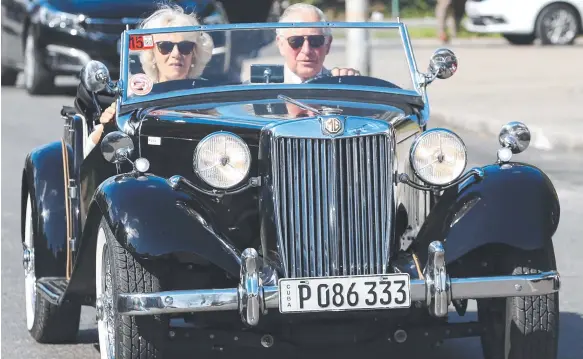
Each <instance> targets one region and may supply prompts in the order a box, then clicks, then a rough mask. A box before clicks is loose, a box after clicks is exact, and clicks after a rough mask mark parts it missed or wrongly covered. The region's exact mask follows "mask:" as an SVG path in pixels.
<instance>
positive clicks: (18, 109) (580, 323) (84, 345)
mask: <svg viewBox="0 0 583 359" xmlns="http://www.w3.org/2000/svg"><path fill="white" fill-rule="evenodd" d="M508 51H509V53H508V57H507V58H508V60H509V61H511V60H512V54H511V51H515V50H511V49H509V50H508ZM557 51H560V50H557ZM465 61H471V60H469V59H466V60H465ZM515 65H516V66H519V64H515ZM508 66H513V64H508ZM72 91H73V89H72V88H70V87H66V88H64V89H63V93H61V94H56V95H52V96H47V97H35V98H31V97H29V96H28V95H27V94H26V93H25V91H24V90H23V89H21V88H15V89H11V88H2V175H1V178H2V193H1V196H2V197H1V199H2V284H3V286H2V331H1V333H2V334H1V339H2V350H1V355H2V357H3V358H6V359H11V358H57V357H58V358H60V359H67V358H81V357H82V358H87V359H90V358H98V357H99V355H98V350H97V348H96V343H97V331H96V325H95V320H94V318H95V313H94V310H93V309H92V308H84V310H83V313H82V314H83V316H82V323H81V330H80V334H79V343H77V344H69V345H40V344H37V343H35V342H34V341H33V340H32V339H31V337H30V336H29V335H28V333H27V331H26V322H25V314H24V294H23V290H24V288H23V283H24V281H23V270H22V265H21V258H22V257H21V256H22V247H21V244H20V232H19V225H20V219H19V210H20V202H19V199H20V198H19V194H20V178H21V177H20V176H21V171H22V165H23V160H24V156H25V155H26V153H27V152H28V151H30V150H31V149H32V148H34V147H36V146H39V145H42V144H45V143H47V142H49V141H53V140H57V139H59V138H60V136H61V132H62V128H63V126H62V120H61V118H60V115H59V110H60V108H61V105H63V104H66V105H71V104H72V96H71V93H72ZM525 108H526V110H527V111H528V106H525ZM442 125H443V123H439V122H437V121H434V122H432V126H433V127H437V126H442ZM450 128H451V127H450ZM453 129H454V130H456V129H455V128H453ZM458 133H459V134H460V135H461V137H462V138H463V139H464V141H465V142H466V144H467V146H468V152H469V167H471V166H475V165H482V164H487V163H491V162H492V161H494V160H495V159H496V149H497V147H498V144H497V139H496V137H495V136H491V135H487V136H485V135H481V134H479V133H472V132H468V130H460V131H459V132H458ZM516 159H520V160H522V161H526V162H530V163H532V164H534V165H537V166H539V167H540V168H542V169H543V170H545V171H547V172H548V173H549V175H550V177H551V179H552V180H553V181H554V183H555V185H556V188H557V191H558V193H559V196H560V199H561V215H562V216H561V222H560V225H559V229H558V231H557V233H556V235H555V238H554V241H555V249H556V251H557V258H558V263H559V270H560V271H561V277H562V280H563V287H562V292H561V302H560V306H561V318H560V323H561V331H560V333H561V334H560V335H561V336H560V352H559V354H560V356H559V358H560V359H580V358H582V357H583V342H582V341H581V338H583V290H582V289H581V279H582V277H581V274H580V273H581V272H582V271H583V262H582V261H581V260H580V259H579V258H578V257H577V253H583V244H582V242H581V241H580V234H579V233H580V224H579V223H580V221H581V218H583V210H582V209H581V206H580V204H581V203H583V194H582V193H581V191H580V190H579V189H580V188H581V186H582V185H583V171H582V168H583V158H581V156H580V155H579V154H578V153H576V152H567V151H566V150H559V149H557V150H553V151H550V152H549V151H541V150H537V149H529V150H527V151H526V152H525V153H523V154H520V155H518V156H516ZM508 200H512V199H511V198H509V199H508ZM517 215H518V214H517ZM578 228H579V229H578ZM474 310H475V307H473V306H472V305H470V307H469V314H468V315H469V316H470V317H474V316H475V315H474ZM411 354H413V357H425V358H428V359H438V358H449V359H462V358H476V359H478V358H481V349H480V344H479V340H478V339H461V340H452V341H449V342H446V343H444V345H443V346H441V347H440V348H438V349H437V350H434V351H430V352H422V353H417V352H414V353H411Z"/></svg>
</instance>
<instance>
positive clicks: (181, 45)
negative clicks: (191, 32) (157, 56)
mask: <svg viewBox="0 0 583 359" xmlns="http://www.w3.org/2000/svg"><path fill="white" fill-rule="evenodd" d="M156 45H157V46H158V51H160V53H161V54H162V55H168V54H169V53H171V52H172V50H174V46H178V51H179V52H180V53H181V54H182V55H188V54H190V53H192V50H194V47H195V46H196V43H195V42H192V41H180V42H172V41H158V42H156Z"/></svg>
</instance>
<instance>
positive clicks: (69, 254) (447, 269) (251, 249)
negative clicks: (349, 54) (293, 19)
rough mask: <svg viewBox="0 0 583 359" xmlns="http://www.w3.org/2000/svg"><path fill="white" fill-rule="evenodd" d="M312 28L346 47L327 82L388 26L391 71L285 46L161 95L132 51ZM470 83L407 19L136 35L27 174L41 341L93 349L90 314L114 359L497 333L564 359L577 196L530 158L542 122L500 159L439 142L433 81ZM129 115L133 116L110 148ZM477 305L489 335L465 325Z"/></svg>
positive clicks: (92, 77) (527, 351)
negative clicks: (425, 50)
mask: <svg viewBox="0 0 583 359" xmlns="http://www.w3.org/2000/svg"><path fill="white" fill-rule="evenodd" d="M299 28H309V29H311V31H312V34H313V32H314V31H315V30H317V31H321V32H323V33H326V32H327V31H328V32H330V34H328V35H327V36H328V37H329V38H330V37H332V38H334V41H333V42H332V43H331V44H332V45H331V44H330V43H329V42H328V43H327V44H328V45H326V46H331V48H329V49H327V51H326V53H327V57H326V60H325V64H326V67H327V68H333V67H336V66H343V65H344V64H343V62H344V51H343V50H342V49H343V41H342V35H343V32H344V31H345V28H346V30H347V31H363V29H364V30H365V31H368V32H369V39H370V41H371V42H377V43H378V44H379V45H378V46H374V49H372V50H371V56H375V57H380V58H383V59H386V61H385V62H384V63H383V66H382V67H375V66H373V68H371V71H370V73H367V72H363V73H362V74H361V75H359V76H332V74H328V73H327V72H323V73H322V75H320V76H316V77H314V78H312V79H310V80H308V81H306V82H304V83H295V82H294V81H290V78H289V73H288V71H287V70H286V69H285V67H284V65H283V63H284V59H283V57H281V55H280V52H278V51H277V49H276V46H285V44H286V42H277V43H276V44H274V45H273V46H272V47H268V48H266V49H265V51H264V52H262V53H261V54H260V56H259V57H257V58H256V59H253V60H252V62H251V61H250V62H249V63H248V64H245V65H244V66H243V71H242V72H241V78H240V81H235V82H232V81H229V82H226V81H224V80H221V79H218V78H197V79H184V80H175V81H166V82H159V83H154V81H153V80H152V79H150V78H148V76H145V75H144V74H143V73H142V72H141V70H140V68H139V66H138V65H139V56H138V55H139V52H140V51H141V50H140V49H139V48H137V49H136V48H135V49H132V50H130V49H129V45H128V44H130V43H131V42H132V41H134V44H135V43H137V42H138V41H143V40H145V39H146V37H147V36H152V35H153V34H155V33H168V32H213V31H214V32H241V33H243V34H244V33H245V32H253V31H265V30H266V29H267V30H272V31H275V29H279V30H280V31H283V32H284V31H299V30H298V29H299ZM250 38H254V37H252V36H251V37H250ZM310 41H313V39H310ZM314 41H315V40H314ZM328 50H329V51H328ZM130 64H133V66H130ZM456 70H457V58H456V56H455V54H454V53H453V52H452V51H450V50H448V49H443V48H441V49H437V50H436V51H435V52H434V54H433V56H432V57H431V59H430V62H429V66H428V70H427V71H426V72H420V71H419V70H418V68H417V63H416V60H415V56H414V53H413V48H412V47H411V44H410V41H409V37H408V33H407V28H406V26H405V25H404V24H403V23H401V22H396V23H355V24H354V23H309V24H308V23H304V24H297V23H296V24H284V23H264V24H248V25H241V24H239V25H213V26H202V27H197V28H173V29H169V28H166V29H154V30H147V31H146V30H130V31H126V32H124V33H123V35H122V62H121V71H120V73H121V76H120V79H117V80H116V81H113V80H112V79H111V78H110V76H109V71H108V69H107V67H106V66H104V65H103V64H102V63H99V62H95V61H93V62H91V63H89V64H88V65H87V66H86V67H85V68H84V69H83V72H82V74H81V79H82V82H81V85H80V86H79V93H78V96H77V98H76V99H75V106H74V107H68V106H64V107H63V110H62V113H61V115H62V119H63V121H64V124H65V127H64V135H63V138H62V139H60V140H56V141H54V142H51V143H48V144H46V145H45V146H42V147H40V148H36V149H34V150H32V151H31V152H30V154H28V156H27V157H26V160H25V163H24V169H23V173H22V243H23V247H24V270H25V274H26V286H25V288H26V318H27V327H28V330H29V331H30V334H31V335H32V336H33V337H34V338H35V339H36V340H37V341H39V342H42V343H59V342H64V341H71V340H75V338H76V335H77V331H78V328H79V313H80V308H81V306H83V305H88V306H94V307H95V308H96V313H97V319H98V329H99V343H100V353H101V357H102V358H114V357H120V358H138V357H139V358H161V357H163V356H165V357H173V358H174V357H177V354H168V353H172V351H173V350H175V349H176V350H178V348H181V349H180V350H187V353H192V351H188V350H189V349H187V348H190V347H196V348H198V349H196V350H197V351H196V353H197V355H198V357H204V356H205V354H203V353H205V352H203V351H202V350H203V349H208V350H209V353H211V352H212V350H216V351H224V352H223V354H225V355H226V354H227V353H233V354H231V356H233V357H235V356H238V355H239V353H238V352H237V350H239V348H242V347H245V348H251V349H254V350H257V351H259V352H265V353H270V352H276V351H277V350H283V351H286V352H288V351H289V352H291V351H292V350H294V349H306V350H312V349H314V350H316V349H317V348H319V347H324V348H326V353H330V354H331V353H333V351H332V350H333V349H334V350H338V349H339V350H341V351H344V350H347V348H348V347H353V348H358V346H359V345H362V346H363V348H364V349H367V348H376V345H387V346H390V345H406V344H407V343H414V344H415V345H420V344H421V343H422V342H427V343H429V344H433V343H436V342H440V341H442V340H444V339H449V338H460V337H470V336H479V337H481V341H482V346H483V351H484V356H485V358H486V359H495V358H513V359H519V358H532V359H537V358H540V359H555V358H556V357H557V342H558V336H559V333H558V318H559V285H560V278H559V273H558V271H557V265H556V260H555V257H554V250H553V242H552V237H553V234H554V232H555V230H556V228H557V226H558V223H559V209H560V207H559V202H558V198H557V194H556V192H555V189H554V187H553V185H552V183H551V181H550V180H549V178H548V177H547V176H546V175H545V173H543V172H542V171H541V170H540V169H538V168H536V167H534V166H532V165H529V164H526V163H520V162H515V161H513V160H512V157H513V155H514V154H516V153H520V152H522V151H524V150H525V149H526V148H527V147H528V145H529V142H530V133H529V130H528V128H527V126H526V125H524V124H523V123H520V122H512V123H509V124H508V125H506V126H504V127H503V128H502V130H501V132H500V136H499V141H500V144H501V147H500V149H499V150H498V153H497V161H495V162H494V163H490V164H484V165H483V166H481V167H476V168H471V169H469V170H466V166H467V156H466V147H465V145H464V142H463V141H462V139H461V138H460V137H459V136H458V135H456V134H455V133H454V132H452V131H450V130H448V129H444V128H432V129H428V128H427V123H428V121H429V109H430V107H429V103H428V97H427V86H428V85H429V84H430V83H432V82H433V81H434V80H436V79H447V78H449V77H451V76H452V75H453V74H454V73H455V72H456ZM113 101H116V106H117V115H116V118H115V120H114V121H113V122H111V123H109V124H106V125H105V130H104V134H103V136H102V137H101V138H100V139H99V142H98V143H97V144H96V146H95V147H92V146H91V145H90V144H89V141H91V139H90V138H89V137H88V135H89V133H91V131H92V130H93V128H94V126H95V125H96V123H97V121H98V118H99V115H100V113H101V111H103V109H104V108H105V107H106V106H108V105H109V103H111V102H113ZM474 300H475V301H476V302H477V308H478V309H477V310H478V313H477V314H478V315H477V318H478V319H477V320H474V321H472V320H469V321H465V322H464V321H455V322H454V321H451V320H450V317H451V316H452V312H453V311H454V310H455V311H456V312H457V313H458V315H459V316H461V317H462V318H463V316H464V315H465V314H466V310H467V306H468V302H469V301H474ZM233 350H234V351H233Z"/></svg>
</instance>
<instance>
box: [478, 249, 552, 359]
mask: <svg viewBox="0 0 583 359" xmlns="http://www.w3.org/2000/svg"><path fill="white" fill-rule="evenodd" d="M549 247H550V248H549V249H546V250H545V251H543V252H539V253H537V255H536V256H534V257H532V258H531V257H528V258H519V260H518V261H517V262H518V264H517V265H515V266H514V270H513V272H512V274H513V275H524V274H536V273H540V272H543V271H549V270H555V269H556V265H555V259H554V258H555V257H554V251H553V248H552V245H551V246H549ZM478 317H479V320H480V323H482V324H484V327H485V333H484V334H483V335H482V338H481V339H482V349H483V353H484V359H556V358H557V351H558V342H559V293H558V292H557V293H553V294H549V295H543V296H531V297H510V298H495V299H483V300H478Z"/></svg>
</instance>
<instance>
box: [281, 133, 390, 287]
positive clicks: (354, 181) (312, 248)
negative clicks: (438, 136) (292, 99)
mask: <svg viewBox="0 0 583 359" xmlns="http://www.w3.org/2000/svg"><path fill="white" fill-rule="evenodd" d="M391 141H392V139H391V138H389V136H388V135H387V134H385V133H382V134H374V135H367V136H359V137H349V138H336V139H331V138H322V139H304V138H288V137H278V138H275V139H274V140H273V142H272V145H273V148H272V152H271V153H272V174H273V186H274V193H273V196H274V200H275V203H274V204H275V211H276V218H275V220H276V222H277V223H276V227H277V233H278V234H277V235H278V237H279V238H278V243H279V253H280V256H281V259H282V261H283V262H284V266H285V268H284V269H285V270H286V275H287V276H288V277H290V278H294V277H320V276H334V275H358V274H379V273H386V272H387V267H388V258H389V243H390V238H391V235H390V233H391V228H390V226H391V224H390V218H391V216H392V211H393V210H392V203H393V198H392V196H393V191H392V187H393V186H392V183H393V171H392V168H393V159H392V152H391V148H392V147H391Z"/></svg>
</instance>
